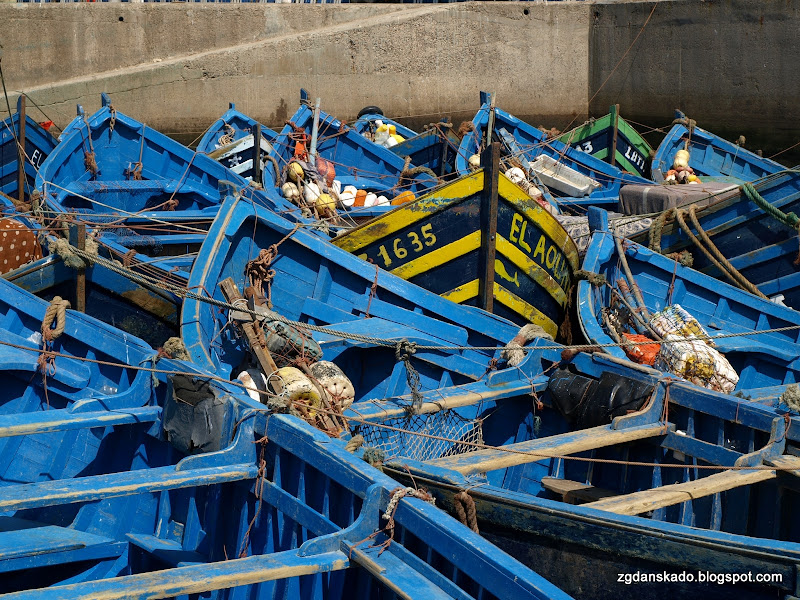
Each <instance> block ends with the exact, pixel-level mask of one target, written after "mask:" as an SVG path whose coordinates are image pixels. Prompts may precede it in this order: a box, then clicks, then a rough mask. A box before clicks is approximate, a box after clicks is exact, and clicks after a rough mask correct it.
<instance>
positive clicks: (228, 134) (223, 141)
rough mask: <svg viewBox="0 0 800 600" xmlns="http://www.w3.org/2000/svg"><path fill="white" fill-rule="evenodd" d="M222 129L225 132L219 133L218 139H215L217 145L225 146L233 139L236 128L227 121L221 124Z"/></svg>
mask: <svg viewBox="0 0 800 600" xmlns="http://www.w3.org/2000/svg"><path fill="white" fill-rule="evenodd" d="M223 130H224V131H225V133H223V134H222V135H220V136H219V139H218V140H217V145H218V146H219V147H222V146H227V145H228V144H230V143H231V142H232V141H233V138H234V137H236V130H235V129H234V128H233V127H231V126H230V125H228V124H227V123H225V125H223Z"/></svg>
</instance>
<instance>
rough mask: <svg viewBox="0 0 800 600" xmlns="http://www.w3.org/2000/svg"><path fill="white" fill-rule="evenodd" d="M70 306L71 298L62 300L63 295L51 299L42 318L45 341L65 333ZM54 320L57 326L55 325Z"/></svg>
mask: <svg viewBox="0 0 800 600" xmlns="http://www.w3.org/2000/svg"><path fill="white" fill-rule="evenodd" d="M69 306H70V304H69V300H62V299H61V296H56V297H55V298H53V299H52V300H51V301H50V305H49V306H48V307H47V309H46V310H45V311H44V318H43V319H42V341H43V342H45V343H47V342H51V341H53V340H54V339H56V338H58V337H59V336H60V335H61V334H62V333H64V327H65V326H66V317H67V309H68V308H69ZM54 321H55V328H54V327H53V322H54Z"/></svg>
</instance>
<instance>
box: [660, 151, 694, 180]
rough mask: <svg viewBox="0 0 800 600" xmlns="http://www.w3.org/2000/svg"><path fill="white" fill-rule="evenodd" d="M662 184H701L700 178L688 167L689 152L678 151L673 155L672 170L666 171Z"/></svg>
mask: <svg viewBox="0 0 800 600" xmlns="http://www.w3.org/2000/svg"><path fill="white" fill-rule="evenodd" d="M664 183H669V184H673V183H695V184H697V183H702V182H701V181H700V178H699V177H698V176H697V175H695V174H694V169H692V167H690V166H689V151H688V150H678V151H677V152H676V153H675V160H674V161H673V162H672V168H671V169H670V170H669V171H667V174H666V175H665V177H664Z"/></svg>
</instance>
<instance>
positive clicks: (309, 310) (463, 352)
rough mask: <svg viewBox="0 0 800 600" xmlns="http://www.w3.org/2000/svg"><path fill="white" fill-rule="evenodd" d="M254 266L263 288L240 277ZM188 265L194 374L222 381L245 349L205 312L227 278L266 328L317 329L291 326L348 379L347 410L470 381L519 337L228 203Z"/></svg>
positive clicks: (244, 358)
mask: <svg viewBox="0 0 800 600" xmlns="http://www.w3.org/2000/svg"><path fill="white" fill-rule="evenodd" d="M274 244H279V245H278V246H277V249H276V253H275V254H274V256H273V254H272V252H271V251H269V252H268V253H263V252H262V251H264V250H267V249H269V248H270V247H271V246H273V245H274ZM269 256H273V258H272V259H271V260H268V258H269ZM263 257H267V260H264V259H263ZM253 259H261V262H260V263H252V264H251V267H250V269H255V268H256V267H258V269H259V271H261V272H263V271H264V270H265V269H266V270H268V271H272V272H273V273H272V275H271V277H270V282H271V283H267V282H266V281H259V280H258V278H257V276H256V275H254V277H253V278H248V277H247V276H246V275H245V269H246V265H248V263H251V262H252V261H253ZM197 265H198V266H196V267H195V269H194V270H193V271H192V275H191V278H190V280H189V288H190V289H192V290H201V291H202V294H201V295H202V296H203V297H202V298H187V299H186V300H185V302H184V304H183V311H182V325H181V335H182V337H183V340H184V342H185V343H186V347H187V349H188V351H189V354H190V355H191V357H192V360H193V361H194V362H195V364H197V365H199V366H201V367H202V368H204V369H206V370H209V371H211V372H215V373H217V374H218V375H219V376H221V377H223V378H225V379H228V378H230V377H235V376H236V375H237V373H239V370H240V367H241V366H242V365H243V364H247V362H248V356H249V354H250V349H251V347H252V344H250V343H249V342H248V340H246V339H242V338H240V336H239V335H237V332H236V329H235V328H234V327H232V326H231V325H229V324H228V323H229V316H230V312H229V311H226V310H224V306H225V305H223V310H217V309H213V310H212V309H211V307H210V306H209V304H208V301H209V299H210V301H212V302H217V301H225V299H226V296H225V295H224V294H223V292H222V290H221V289H220V284H221V283H222V282H223V281H225V280H227V279H228V278H231V279H232V281H233V284H234V285H235V286H236V287H237V288H238V290H240V293H241V292H244V291H246V290H245V288H247V287H253V288H256V287H257V286H258V285H261V287H262V290H261V291H259V292H258V293H254V294H253V296H254V299H253V302H252V304H253V307H255V305H257V304H261V305H263V306H265V308H269V306H268V303H267V302H265V301H264V300H265V297H267V298H269V300H270V302H271V310H269V311H266V312H265V313H264V314H265V315H267V317H266V318H268V319H287V320H289V321H290V322H292V323H298V322H302V323H308V326H311V327H312V328H313V327H315V326H317V327H319V326H326V327H325V328H324V329H312V330H305V329H304V326H303V325H302V324H300V325H299V327H300V331H301V332H302V335H303V336H305V337H313V339H314V340H315V341H316V342H317V343H318V344H319V345H320V347H321V350H322V354H323V359H324V360H328V361H333V362H335V363H337V364H338V365H339V366H340V367H341V369H342V370H343V371H344V373H345V374H346V375H347V376H348V377H349V378H350V379H351V381H352V383H353V385H354V387H355V400H356V401H358V400H360V399H362V398H371V397H382V396H384V395H386V394H391V393H397V390H408V389H413V387H414V386H415V385H416V386H417V387H418V389H433V388H437V387H441V386H443V385H449V384H450V382H459V383H460V382H464V381H470V380H476V379H479V378H480V377H482V376H483V375H484V374H485V373H486V371H487V368H489V364H490V361H491V359H492V358H494V357H495V356H496V354H497V350H496V349H498V348H499V347H502V346H503V345H504V344H505V343H506V342H508V341H509V340H511V339H512V338H513V337H514V336H515V335H516V333H517V329H518V328H517V326H516V325H514V324H512V323H510V322H509V321H506V320H505V319H502V318H499V317H497V316H495V315H492V314H489V313H486V312H484V311H480V310H478V309H475V308H472V307H468V306H460V305H457V304H454V303H453V302H451V301H449V300H445V299H444V298H441V297H439V296H437V295H436V294H433V293H431V292H428V291H426V290H423V289H421V288H419V287H417V286H415V285H413V284H410V283H408V282H406V281H403V280H402V279H400V278H399V277H396V276H394V275H391V274H390V273H387V272H385V271H383V270H381V269H379V268H377V267H376V266H374V265H370V264H368V263H366V262H364V261H363V260H360V259H358V258H357V257H355V256H353V255H351V254H349V253H347V252H346V251H344V250H341V249H339V248H336V247H335V246H333V245H331V244H330V243H327V242H325V241H323V240H321V239H319V238H317V237H316V236H312V235H309V234H308V233H307V232H305V231H303V230H295V228H294V227H293V226H292V224H291V223H290V222H288V221H286V220H283V219H281V218H280V217H278V216H277V215H275V214H273V213H270V212H269V211H266V210H262V209H261V207H255V208H254V207H253V206H252V205H251V204H250V203H248V202H246V201H244V200H242V199H240V198H238V197H236V196H231V197H229V198H228V199H227V200H226V201H225V204H223V207H222V209H221V212H220V214H219V216H218V218H217V220H216V221H215V222H214V225H213V226H212V228H211V230H210V231H209V236H208V238H207V240H206V242H205V243H204V244H203V246H202V247H201V249H200V254H199V255H198V259H197ZM258 265H260V266H258ZM251 272H253V273H255V271H251ZM409 344H416V345H417V349H416V352H415V353H413V356H411V357H410V365H411V367H413V368H410V367H409V362H408V361H406V360H401V358H400V357H401V355H402V353H403V352H407V351H408V350H409V349H411V350H412V351H413V348H409V347H408V345H409ZM439 347H444V348H443V349H438V348H439ZM473 347H475V348H480V349H473ZM404 348H405V350H404ZM398 352H399V354H398ZM414 373H416V375H415V374H414ZM266 374H267V375H269V373H266ZM409 377H411V380H410V379H409ZM415 377H416V378H418V380H417V382H416V383H415V382H414V381H412V380H413V379H414V378H415Z"/></svg>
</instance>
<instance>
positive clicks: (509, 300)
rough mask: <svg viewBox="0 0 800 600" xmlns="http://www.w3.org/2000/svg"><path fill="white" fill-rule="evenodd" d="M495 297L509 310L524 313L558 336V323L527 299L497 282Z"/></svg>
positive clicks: (532, 321) (528, 318)
mask: <svg viewBox="0 0 800 600" xmlns="http://www.w3.org/2000/svg"><path fill="white" fill-rule="evenodd" d="M494 299H495V302H499V303H500V304H502V305H503V306H505V307H506V308H508V309H509V310H511V311H513V312H515V313H517V314H518V315H522V316H523V317H525V318H526V319H527V320H528V321H530V322H531V323H534V324H535V325H539V326H540V327H541V328H542V329H544V330H545V331H546V332H547V333H549V334H550V335H552V336H553V338H555V337H556V334H557V333H558V325H557V324H556V323H555V322H554V321H553V320H552V319H551V318H550V317H548V316H547V315H545V314H544V313H543V312H542V311H540V310H539V309H538V308H536V307H535V306H532V305H530V304H528V303H527V302H525V300H523V299H522V298H520V297H519V296H517V295H516V294H514V293H512V292H510V291H508V290H507V289H506V288H504V287H503V286H501V285H500V284H499V283H497V282H495V284H494Z"/></svg>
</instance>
